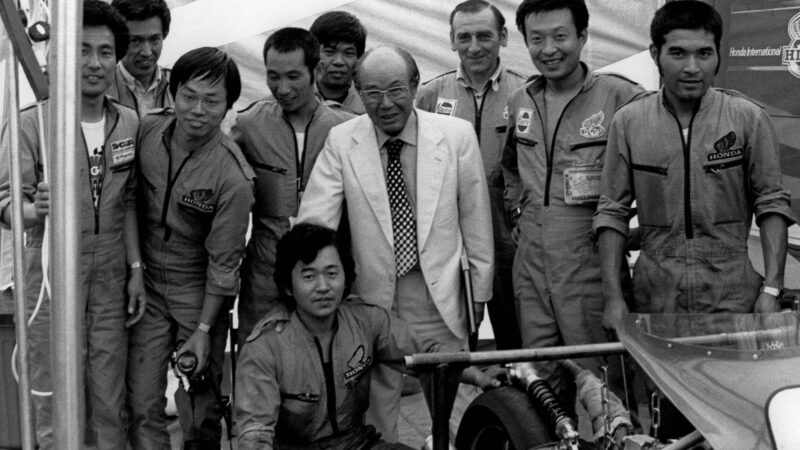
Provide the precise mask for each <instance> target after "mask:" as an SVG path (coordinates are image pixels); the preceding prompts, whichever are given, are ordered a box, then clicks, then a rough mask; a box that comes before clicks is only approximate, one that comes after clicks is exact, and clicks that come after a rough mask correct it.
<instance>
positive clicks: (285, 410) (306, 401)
mask: <svg viewBox="0 0 800 450" xmlns="http://www.w3.org/2000/svg"><path fill="white" fill-rule="evenodd" d="M321 399H322V396H321V395H320V394H318V393H315V392H310V391H303V392H281V414H280V418H281V420H282V421H285V422H286V423H291V424H292V426H293V427H296V428H298V429H304V428H307V427H308V426H309V425H310V424H311V421H312V420H313V418H314V417H315V411H319V409H321V408H324V407H325V405H324V404H321V403H320V401H321Z"/></svg>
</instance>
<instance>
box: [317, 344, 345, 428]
mask: <svg viewBox="0 0 800 450" xmlns="http://www.w3.org/2000/svg"><path fill="white" fill-rule="evenodd" d="M335 337H336V332H335V331H334V335H333V336H331V343H330V345H329V346H328V347H329V348H328V353H329V354H330V355H331V363H330V365H329V366H327V367H329V368H330V370H328V369H326V366H325V357H324V356H323V354H322V345H321V344H320V343H319V339H317V337H316V336H314V345H316V346H317V354H318V355H319V362H320V364H321V365H322V374H323V376H324V377H325V390H326V391H327V393H328V399H327V400H328V401H327V405H326V406H327V409H328V420H329V421H330V422H331V428H332V429H333V434H339V422H338V421H337V420H336V384H335V382H334V380H333V339H334V338H335Z"/></svg>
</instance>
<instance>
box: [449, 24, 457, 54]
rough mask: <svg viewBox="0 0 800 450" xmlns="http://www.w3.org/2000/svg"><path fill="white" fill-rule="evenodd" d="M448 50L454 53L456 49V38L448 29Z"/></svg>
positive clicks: (451, 30)
mask: <svg viewBox="0 0 800 450" xmlns="http://www.w3.org/2000/svg"><path fill="white" fill-rule="evenodd" d="M450 50H452V51H456V50H458V47H456V36H455V35H454V34H453V29H452V28H451V29H450Z"/></svg>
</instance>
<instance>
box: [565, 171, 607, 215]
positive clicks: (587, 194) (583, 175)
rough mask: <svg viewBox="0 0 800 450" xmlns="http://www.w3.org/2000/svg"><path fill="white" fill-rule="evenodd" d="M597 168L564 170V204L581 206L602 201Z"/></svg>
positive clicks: (599, 173)
mask: <svg viewBox="0 0 800 450" xmlns="http://www.w3.org/2000/svg"><path fill="white" fill-rule="evenodd" d="M602 172H603V169H602V168H601V167H597V166H576V167H568V168H567V169H565V170H564V202H565V203H566V204H568V205H581V204H584V203H591V202H596V201H598V200H600V176H601V174H602Z"/></svg>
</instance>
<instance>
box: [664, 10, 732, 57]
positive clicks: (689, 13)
mask: <svg viewBox="0 0 800 450" xmlns="http://www.w3.org/2000/svg"><path fill="white" fill-rule="evenodd" d="M679 29H680V30H706V31H708V32H709V33H711V34H712V35H714V45H715V46H716V47H717V53H719V43H720V41H721V40H722V17H720V15H719V13H718V12H717V10H716V9H714V7H713V6H711V5H709V4H707V3H703V2H701V1H695V0H679V1H672V2H668V3H666V4H665V5H664V6H662V7H661V8H659V9H658V11H656V14H655V16H654V17H653V21H652V22H651V23H650V39H652V41H653V45H654V46H655V47H656V49H657V50H658V51H661V46H662V45H664V42H665V40H666V39H665V37H666V35H667V34H669V32H670V31H672V30H679Z"/></svg>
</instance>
